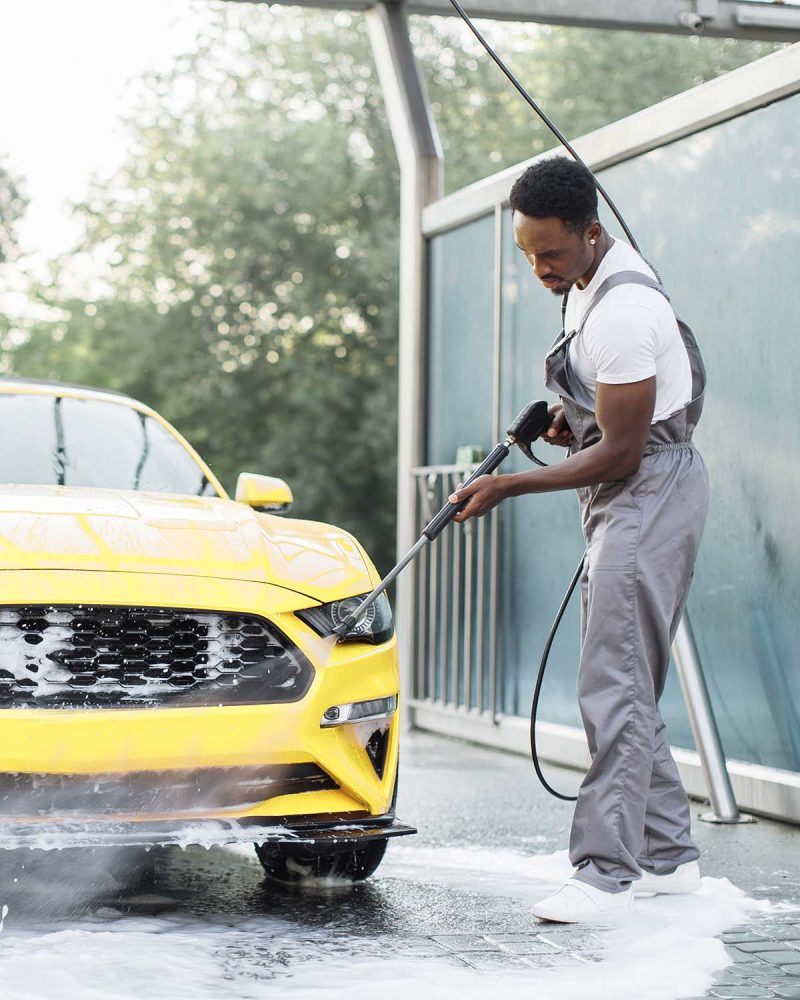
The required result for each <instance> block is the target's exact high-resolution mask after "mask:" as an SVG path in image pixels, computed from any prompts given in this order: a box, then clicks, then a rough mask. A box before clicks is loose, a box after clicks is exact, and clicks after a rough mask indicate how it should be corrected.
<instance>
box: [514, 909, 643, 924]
mask: <svg viewBox="0 0 800 1000" xmlns="http://www.w3.org/2000/svg"><path fill="white" fill-rule="evenodd" d="M632 909H633V907H631V906H620V907H618V908H617V909H615V910H598V911H597V913H592V914H590V915H589V916H586V917H560V916H559V917H556V916H553V915H552V914H547V913H542V912H539V913H537V912H536V910H535V909H532V910H531V914H532V915H533V916H534V917H536V919H537V920H542V921H544V922H545V923H548V924H602V923H603V922H604V921H607V920H615V919H616V918H617V917H621V916H624V915H625V914H626V913H630V912H631V910H632Z"/></svg>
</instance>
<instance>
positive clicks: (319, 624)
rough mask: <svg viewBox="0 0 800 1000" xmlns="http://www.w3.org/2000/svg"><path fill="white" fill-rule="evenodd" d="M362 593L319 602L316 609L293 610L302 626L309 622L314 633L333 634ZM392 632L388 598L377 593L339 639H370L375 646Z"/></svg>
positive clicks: (347, 640)
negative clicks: (373, 600)
mask: <svg viewBox="0 0 800 1000" xmlns="http://www.w3.org/2000/svg"><path fill="white" fill-rule="evenodd" d="M366 596H367V595H366V594H359V595H358V596H357V597H346V598H345V599H344V600H343V601H331V603H330V604H320V605H319V607H316V608H304V609H303V610H302V611H295V614H296V615H297V617H298V618H300V619H301V620H302V621H304V622H305V623H306V625H310V626H311V628H313V629H314V631H315V632H316V633H317V635H321V636H329V635H332V634H333V630H334V629H335V628H336V626H337V625H340V624H341V623H342V622H343V621H344V620H345V618H347V617H348V615H351V614H352V613H353V612H354V611H355V610H356V608H357V607H358V606H359V604H361V602H362V601H363V600H364V598H365V597H366ZM393 635H394V622H393V621H392V609H391V607H390V605H389V598H388V597H387V596H386V594H381V595H380V597H378V599H377V600H376V601H375V602H374V603H373V604H371V605H370V607H368V608H367V610H366V611H365V612H364V614H363V615H362V616H361V618H359V620H358V621H357V622H356V623H355V625H354V626H353V627H352V628H351V629H350V631H349V632H348V633H347V635H346V636H345V637H344V639H343V641H344V642H370V643H373V644H374V645H377V644H378V643H381V642H387V641H388V640H389V639H391V638H392V636H393Z"/></svg>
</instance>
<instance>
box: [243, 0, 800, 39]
mask: <svg viewBox="0 0 800 1000" xmlns="http://www.w3.org/2000/svg"><path fill="white" fill-rule="evenodd" d="M240 2H250V3H260V2H265V0H240ZM266 2H268V0H266ZM391 2H395V3H402V5H403V6H404V7H405V9H406V11H407V12H408V13H409V14H437V15H444V16H450V15H454V13H455V12H454V10H453V7H452V6H451V4H450V3H449V2H448V0H390V3H391ZM287 6H298V7H322V8H327V9H329V10H354V11H363V10H368V9H369V8H370V7H374V6H375V0H291V3H289V4H287ZM465 8H466V10H467V13H468V14H469V15H470V16H471V17H485V18H490V19H492V20H495V21H532V22H536V23H540V24H559V25H568V26H571V27H582V28H611V29H617V30H627V31H654V32H662V33H666V34H672V35H692V34H702V35H707V36H709V37H712V38H744V39H753V40H756V39H760V40H762V41H772V42H796V41H800V5H798V4H796V3H793V4H788V3H756V2H753V0H749V2H743V0H467V2H466V3H465Z"/></svg>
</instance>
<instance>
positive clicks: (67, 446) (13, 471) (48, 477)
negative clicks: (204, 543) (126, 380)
mask: <svg viewBox="0 0 800 1000" xmlns="http://www.w3.org/2000/svg"><path fill="white" fill-rule="evenodd" d="M0 420H2V426H3V427H6V428H13V429H14V430H13V433H11V432H7V433H6V434H4V435H3V443H2V447H0V482H3V483H25V484H29V485H63V486H97V487H102V488H105V489H124V490H148V491H151V492H154V493H176V494H190V495H195V496H197V495H200V494H203V493H206V494H209V493H210V495H212V496H213V495H216V492H215V490H214V489H213V487H211V485H210V484H209V483H208V481H207V479H206V477H205V474H204V473H203V470H202V469H201V468H200V466H199V465H198V464H197V462H196V461H195V460H194V458H192V456H191V455H190V454H189V452H187V451H186V449H185V448H184V447H183V445H182V444H181V443H180V441H179V440H178V439H177V438H176V437H175V436H174V435H173V434H171V433H170V432H169V431H168V430H167V429H166V428H165V427H163V426H162V425H161V424H160V423H159V422H158V421H157V420H154V419H153V418H152V417H149V416H146V415H145V414H143V413H140V412H139V411H138V410H134V409H133V408H132V407H130V406H127V405H125V404H121V403H107V402H103V401H101V400H92V399H75V398H72V397H68V396H37V395H24V394H19V395H18V394H11V393H3V394H0Z"/></svg>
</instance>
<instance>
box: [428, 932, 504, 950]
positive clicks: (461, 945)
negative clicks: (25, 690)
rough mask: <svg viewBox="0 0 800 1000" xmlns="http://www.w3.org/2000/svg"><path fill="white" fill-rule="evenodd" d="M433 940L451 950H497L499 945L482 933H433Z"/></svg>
mask: <svg viewBox="0 0 800 1000" xmlns="http://www.w3.org/2000/svg"><path fill="white" fill-rule="evenodd" d="M431 940H432V941H435V942H436V943H437V944H440V945H442V946H443V947H445V948H448V949H449V950H450V951H455V952H462V951H497V945H496V944H492V942H491V941H487V940H486V938H485V937H484V936H483V935H482V934H431Z"/></svg>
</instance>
